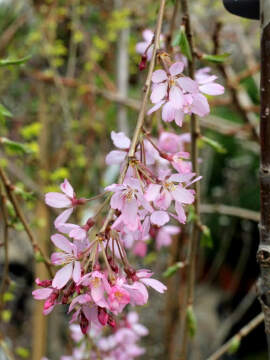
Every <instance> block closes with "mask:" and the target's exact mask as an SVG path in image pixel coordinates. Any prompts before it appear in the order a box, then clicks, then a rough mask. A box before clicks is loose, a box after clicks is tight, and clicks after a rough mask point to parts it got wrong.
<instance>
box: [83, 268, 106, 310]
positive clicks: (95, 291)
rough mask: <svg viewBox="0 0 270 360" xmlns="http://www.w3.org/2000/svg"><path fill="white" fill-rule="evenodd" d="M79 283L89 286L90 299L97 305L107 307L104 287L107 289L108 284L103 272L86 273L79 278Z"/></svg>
mask: <svg viewBox="0 0 270 360" xmlns="http://www.w3.org/2000/svg"><path fill="white" fill-rule="evenodd" d="M79 284H82V285H84V286H88V287H89V289H90V294H91V297H92V300H93V302H94V303H95V304H96V305H97V306H100V307H104V308H108V303H107V301H106V298H105V290H106V288H107V289H109V288H110V285H109V283H108V280H107V277H106V276H105V274H104V273H103V272H100V271H93V272H92V273H90V274H86V275H84V276H83V277H82V278H81V280H80V282H79Z"/></svg>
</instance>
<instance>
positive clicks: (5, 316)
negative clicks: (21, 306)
mask: <svg viewBox="0 0 270 360" xmlns="http://www.w3.org/2000/svg"><path fill="white" fill-rule="evenodd" d="M11 315H12V314H11V311H10V310H3V311H2V314H1V317H2V320H3V321H4V322H5V323H8V322H10V319H11Z"/></svg>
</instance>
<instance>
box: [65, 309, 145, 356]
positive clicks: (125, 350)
mask: <svg viewBox="0 0 270 360" xmlns="http://www.w3.org/2000/svg"><path fill="white" fill-rule="evenodd" d="M138 320H139V318H138V314H137V313H136V312H134V311H132V312H128V313H127V315H125V316H124V317H123V318H122V319H121V320H120V321H119V324H118V326H117V328H115V329H114V331H113V332H112V333H111V334H109V335H108V334H107V335H106V336H105V335H104V334H103V332H102V329H101V328H100V326H96V325H95V324H93V326H92V327H91V329H90V330H89V331H88V335H89V337H90V339H91V343H90V344H91V345H92V346H91V348H90V350H89V346H87V345H88V343H86V341H85V338H84V336H83V334H82V333H81V330H80V326H79V325H77V324H71V325H70V334H71V338H72V340H73V342H74V347H73V351H72V355H69V356H67V355H66V356H61V360H87V359H93V360H98V359H110V360H133V359H135V358H137V357H138V356H141V355H142V354H144V352H145V350H144V348H142V347H141V346H139V345H138V342H139V341H140V339H141V337H143V336H146V335H147V334H148V329H147V328H146V327H145V326H143V325H141V324H140V323H139V322H138Z"/></svg>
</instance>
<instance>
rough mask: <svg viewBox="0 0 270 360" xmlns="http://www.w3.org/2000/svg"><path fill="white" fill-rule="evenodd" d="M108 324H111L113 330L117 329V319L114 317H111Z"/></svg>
mask: <svg viewBox="0 0 270 360" xmlns="http://www.w3.org/2000/svg"><path fill="white" fill-rule="evenodd" d="M108 324H109V325H110V326H111V327H112V328H113V329H114V328H115V327H116V321H115V319H114V318H113V317H112V315H109V318H108Z"/></svg>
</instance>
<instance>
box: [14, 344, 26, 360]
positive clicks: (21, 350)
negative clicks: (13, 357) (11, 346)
mask: <svg viewBox="0 0 270 360" xmlns="http://www.w3.org/2000/svg"><path fill="white" fill-rule="evenodd" d="M15 353H16V354H17V355H18V356H20V357H21V358H23V359H26V358H28V357H29V355H30V352H29V350H28V349H26V348H24V347H22V346H18V347H17V348H16V349H15Z"/></svg>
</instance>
